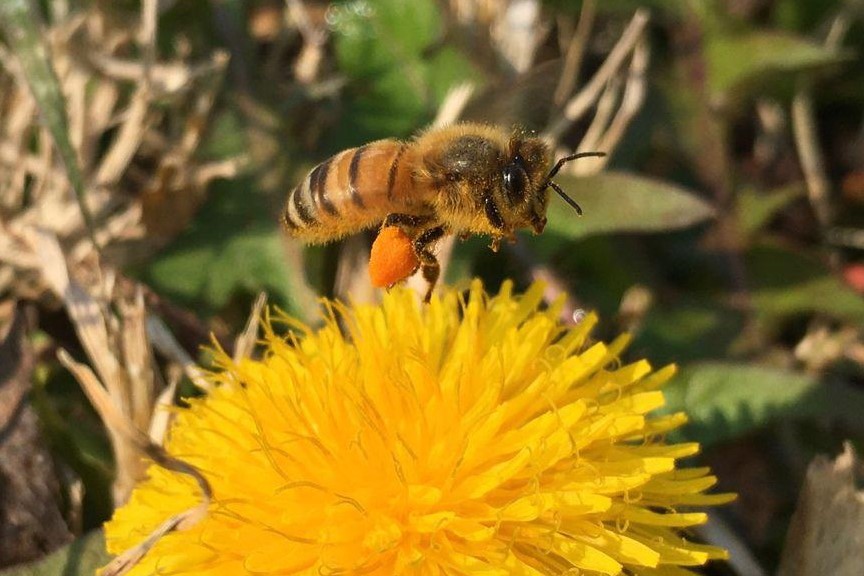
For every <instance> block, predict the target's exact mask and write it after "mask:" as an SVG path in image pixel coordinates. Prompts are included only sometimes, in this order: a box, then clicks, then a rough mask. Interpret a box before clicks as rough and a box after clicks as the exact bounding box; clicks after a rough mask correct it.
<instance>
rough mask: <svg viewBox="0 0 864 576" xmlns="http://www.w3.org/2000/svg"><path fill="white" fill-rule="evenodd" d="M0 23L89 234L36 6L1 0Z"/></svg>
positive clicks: (61, 101) (87, 216)
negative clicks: (48, 132)
mask: <svg viewBox="0 0 864 576" xmlns="http://www.w3.org/2000/svg"><path fill="white" fill-rule="evenodd" d="M0 27H2V30H3V32H4V34H5V38H6V41H7V42H8V43H9V46H10V47H11V48H12V51H13V52H14V53H15V56H16V57H17V58H18V62H19V64H20V66H21V70H22V72H23V73H24V76H25V77H26V79H27V83H28V84H29V86H30V91H31V92H32V94H33V98H34V99H35V100H36V103H37V105H38V106H39V112H40V114H41V117H42V121H43V122H44V123H45V126H46V127H47V128H48V130H49V131H50V132H51V136H52V138H53V139H54V143H55V145H56V146H57V150H58V152H59V153H60V157H61V158H62V159H63V163H64V165H65V167H66V174H67V175H68V177H69V182H70V183H71V184H72V188H73V190H74V191H75V195H76V197H77V198H78V205H79V206H80V209H81V212H82V215H83V217H84V222H85V224H86V226H87V230H88V232H90V233H91V234H92V232H93V230H94V227H93V221H92V217H91V215H90V212H89V210H88V209H87V205H86V204H85V201H84V194H85V190H84V178H83V176H82V175H81V168H80V167H79V166H78V157H77V155H76V154H75V149H74V148H73V147H72V142H71V141H70V140H69V123H68V121H67V118H66V103H65V99H64V98H63V93H62V91H61V89H60V82H59V81H58V80H57V75H56V74H55V73H54V68H53V67H52V65H51V60H50V58H49V55H48V47H47V45H46V43H45V42H44V41H43V38H44V36H45V35H44V33H43V31H42V30H41V18H40V17H39V12H38V6H37V5H36V3H35V2H32V1H30V0H3V1H2V2H0ZM94 243H95V239H94Z"/></svg>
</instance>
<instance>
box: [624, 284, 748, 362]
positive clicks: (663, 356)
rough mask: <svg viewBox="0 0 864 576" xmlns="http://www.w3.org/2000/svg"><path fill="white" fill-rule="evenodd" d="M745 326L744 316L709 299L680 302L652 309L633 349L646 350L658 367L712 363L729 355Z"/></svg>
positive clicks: (637, 335) (638, 333)
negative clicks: (676, 363) (666, 364)
mask: <svg viewBox="0 0 864 576" xmlns="http://www.w3.org/2000/svg"><path fill="white" fill-rule="evenodd" d="M743 326H744V315H743V314H742V313H740V312H737V311H735V310H731V309H729V308H728V307H724V306H721V305H719V304H718V303H716V302H712V301H710V300H708V299H707V298H706V299H704V300H701V301H698V300H692V299H691V300H685V301H682V300H681V299H677V300H676V301H675V302H674V304H673V305H668V306H664V305H662V304H660V305H658V306H655V307H652V308H651V310H650V311H649V312H648V314H647V316H646V318H645V321H644V324H643V326H642V328H641V329H640V330H639V331H638V332H637V334H636V338H635V340H634V341H633V345H632V349H633V350H634V351H640V350H645V351H646V353H650V356H651V360H652V361H653V362H658V363H669V362H681V363H685V362H695V361H702V360H708V359H711V358H717V357H722V356H725V355H726V354H728V351H729V348H730V346H731V345H732V343H733V342H735V340H736V339H737V338H738V336H740V335H741V330H742V328H743Z"/></svg>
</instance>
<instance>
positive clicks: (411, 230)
mask: <svg viewBox="0 0 864 576" xmlns="http://www.w3.org/2000/svg"><path fill="white" fill-rule="evenodd" d="M431 221H432V217H431V216H417V215H415V214H399V213H396V212H394V213H392V214H388V215H387V217H386V218H384V222H383V223H382V224H381V228H387V227H388V226H396V227H397V228H399V229H401V230H402V231H403V232H405V234H407V235H408V236H409V237H411V238H414V237H416V236H417V233H418V230H419V229H420V228H421V227H422V226H425V225H427V224H429V222H431Z"/></svg>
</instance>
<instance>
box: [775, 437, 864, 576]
mask: <svg viewBox="0 0 864 576" xmlns="http://www.w3.org/2000/svg"><path fill="white" fill-rule="evenodd" d="M862 469H864V468H862V464H861V461H860V460H859V459H858V456H857V455H856V453H855V450H854V449H853V448H852V445H851V444H848V443H847V444H846V447H845V450H844V452H843V454H841V455H840V456H838V457H837V459H836V460H830V459H828V458H825V457H819V458H817V459H815V460H814V461H813V462H812V463H811V464H810V466H809V467H808V469H807V477H806V479H805V481H804V487H803V488H802V490H801V495H800V497H799V500H798V506H797V508H796V510H795V514H794V515H793V517H792V522H791V524H790V526H789V532H788V534H787V536H786V547H785V550H784V551H783V555H782V557H781V560H780V569H779V570H778V574H780V575H781V576H799V575H800V576H805V575H809V574H831V575H833V576H853V575H854V576H857V575H859V574H861V566H864V549H862V547H861V542H862V541H864V492H862V491H861V490H860V488H859V487H858V480H857V478H860V476H861V473H862Z"/></svg>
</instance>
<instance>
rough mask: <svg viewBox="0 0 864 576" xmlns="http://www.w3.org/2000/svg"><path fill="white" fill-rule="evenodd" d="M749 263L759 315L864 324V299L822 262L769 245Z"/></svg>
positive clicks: (758, 248)
mask: <svg viewBox="0 0 864 576" xmlns="http://www.w3.org/2000/svg"><path fill="white" fill-rule="evenodd" d="M745 261H746V263H747V269H748V271H749V273H750V283H751V285H752V288H751V290H752V298H753V303H754V304H755V307H756V309H757V311H758V312H759V313H760V314H763V315H766V316H768V317H776V316H784V315H790V314H803V313H813V312H821V313H824V314H829V315H831V316H835V317H838V318H844V319H847V320H851V321H856V322H864V298H861V296H860V295H859V294H857V293H856V292H855V291H854V290H852V289H851V288H849V287H848V286H847V285H846V284H845V283H843V281H842V280H841V279H840V278H839V277H837V276H835V275H834V274H832V273H831V272H829V271H828V269H827V268H826V267H825V266H824V265H823V264H822V263H821V262H819V260H817V259H815V258H812V257H809V256H806V255H804V254H801V253H800V252H793V251H790V250H787V249H784V248H780V247H778V246H771V245H767V244H763V245H759V246H756V247H754V248H753V249H751V250H750V251H749V252H748V254H747V255H746V258H745Z"/></svg>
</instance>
